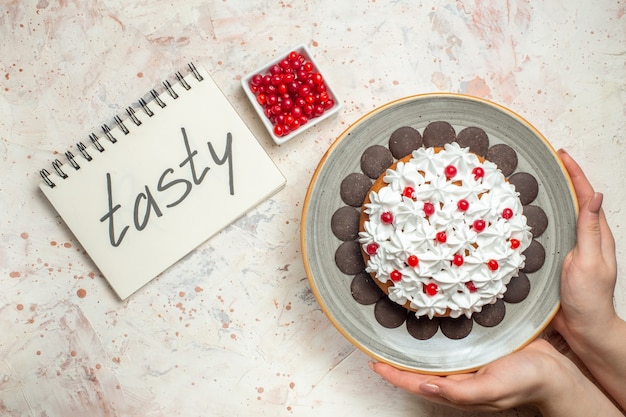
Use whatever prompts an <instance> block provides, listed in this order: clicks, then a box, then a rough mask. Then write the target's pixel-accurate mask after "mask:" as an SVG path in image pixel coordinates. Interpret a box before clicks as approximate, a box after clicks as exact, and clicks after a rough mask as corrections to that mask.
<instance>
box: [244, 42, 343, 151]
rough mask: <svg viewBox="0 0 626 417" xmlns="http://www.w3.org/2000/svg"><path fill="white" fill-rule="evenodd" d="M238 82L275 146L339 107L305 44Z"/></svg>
mask: <svg viewBox="0 0 626 417" xmlns="http://www.w3.org/2000/svg"><path fill="white" fill-rule="evenodd" d="M241 85H242V87H243V89H244V91H245V92H246V95H247V96H248V98H249V99H250V102H251V103H252V106H253V107H254V109H255V110H256V112H257V113H258V115H259V118H260V119H261V121H262V122H263V124H264V125H265V127H266V129H267V131H268V133H269V134H270V136H271V137H272V139H273V140H274V142H276V143H277V144H278V145H281V144H283V143H285V142H287V141H288V140H289V139H292V138H293V137H294V136H296V135H297V134H299V133H302V132H304V131H305V130H306V129H308V128H310V127H312V126H314V125H316V124H317V123H319V122H321V121H322V120H325V119H327V118H328V117H330V116H332V115H333V114H335V113H337V112H338V111H339V109H340V108H341V102H340V101H339V100H338V99H337V94H335V92H334V90H333V89H332V88H331V86H330V84H329V83H328V81H327V80H326V79H325V77H324V75H322V72H321V71H320V68H319V66H318V65H317V63H316V62H315V60H314V58H313V56H312V55H311V53H310V52H309V50H308V49H307V47H306V46H305V45H300V46H298V47H296V48H293V49H291V50H290V51H289V52H286V53H284V54H282V55H280V56H279V57H278V58H276V59H274V60H273V61H271V62H270V63H268V64H266V65H264V66H263V67H261V68H258V69H256V70H255V71H253V72H251V73H250V74H248V75H246V76H245V77H244V78H242V80H241Z"/></svg>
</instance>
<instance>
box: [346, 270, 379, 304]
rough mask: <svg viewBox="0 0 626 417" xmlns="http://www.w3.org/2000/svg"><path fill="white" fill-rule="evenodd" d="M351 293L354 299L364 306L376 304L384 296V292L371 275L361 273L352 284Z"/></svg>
mask: <svg viewBox="0 0 626 417" xmlns="http://www.w3.org/2000/svg"><path fill="white" fill-rule="evenodd" d="M350 292H351V293H352V298H354V300H355V301H356V302H357V303H359V304H363V305H370V304H374V303H375V302H376V301H378V300H379V299H380V298H381V297H382V296H383V294H384V293H383V290H381V289H380V288H379V287H378V285H376V283H375V282H374V280H373V279H372V277H371V276H370V274H368V273H367V272H365V271H363V272H359V273H358V274H356V275H355V276H354V278H353V279H352V283H351V284H350Z"/></svg>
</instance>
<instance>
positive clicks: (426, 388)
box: [420, 383, 441, 395]
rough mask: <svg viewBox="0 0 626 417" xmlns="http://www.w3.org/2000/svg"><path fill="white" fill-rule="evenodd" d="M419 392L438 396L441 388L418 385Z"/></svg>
mask: <svg viewBox="0 0 626 417" xmlns="http://www.w3.org/2000/svg"><path fill="white" fill-rule="evenodd" d="M420 391H421V392H423V393H424V394H430V395H439V392H440V391H441V388H439V385H435V384H429V383H426V384H422V385H420Z"/></svg>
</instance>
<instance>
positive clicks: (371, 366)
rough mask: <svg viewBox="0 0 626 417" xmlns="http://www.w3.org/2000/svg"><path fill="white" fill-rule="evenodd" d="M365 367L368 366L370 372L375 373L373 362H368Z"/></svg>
mask: <svg viewBox="0 0 626 417" xmlns="http://www.w3.org/2000/svg"><path fill="white" fill-rule="evenodd" d="M367 366H369V367H370V369H371V370H372V371H374V372H376V369H374V362H368V363H367Z"/></svg>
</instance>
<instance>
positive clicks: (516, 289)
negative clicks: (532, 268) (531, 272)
mask: <svg viewBox="0 0 626 417" xmlns="http://www.w3.org/2000/svg"><path fill="white" fill-rule="evenodd" d="M529 293H530V280H529V279H528V276H527V275H526V274H525V273H523V272H521V271H520V272H519V275H518V276H516V277H513V278H511V282H509V285H507V286H506V292H505V293H504V297H503V298H502V299H503V300H504V301H506V302H507V303H519V302H521V301H524V300H525V299H526V297H528V294H529Z"/></svg>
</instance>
